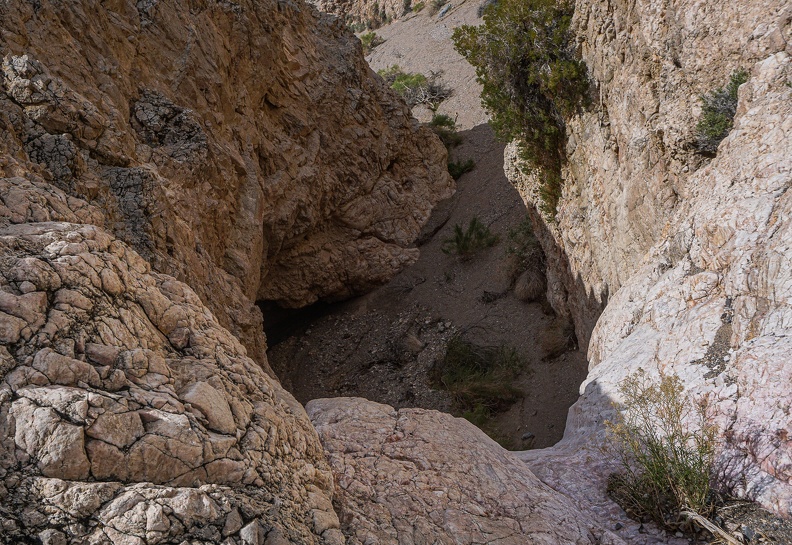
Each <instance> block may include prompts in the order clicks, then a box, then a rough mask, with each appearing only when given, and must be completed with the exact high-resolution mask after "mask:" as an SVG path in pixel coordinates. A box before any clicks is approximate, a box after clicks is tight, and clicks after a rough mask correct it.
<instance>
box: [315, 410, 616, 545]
mask: <svg viewBox="0 0 792 545" xmlns="http://www.w3.org/2000/svg"><path fill="white" fill-rule="evenodd" d="M307 410H308V413H309V415H310V417H311V420H312V422H313V423H314V425H315V426H316V429H317V431H318V432H319V435H320V437H321V440H322V444H323V445H324V447H325V449H326V450H327V453H328V456H329V458H330V464H331V466H332V468H333V472H334V474H335V475H336V482H337V495H338V503H339V505H340V512H339V516H340V518H341V527H342V530H343V531H344V533H345V534H347V536H348V540H347V543H348V544H350V545H359V544H362V543H382V544H383V545H385V544H387V545H397V544H403V543H413V544H415V545H431V544H449V545H451V544H455V543H491V542H496V543H504V544H514V545H522V544H524V543H541V544H548V545H550V544H560V543H565V544H567V543H568V544H573V543H574V544H581V545H582V544H594V543H602V544H614V545H615V544H621V543H624V542H623V541H622V540H621V539H619V538H618V537H616V536H614V535H613V534H612V533H610V532H609V531H607V530H604V529H603V528H602V527H601V526H600V525H599V524H597V523H595V522H593V521H592V520H591V519H590V518H588V517H587V516H585V515H583V514H581V513H580V512H579V511H578V510H577V509H576V508H575V507H574V505H573V504H572V502H571V501H570V500H569V499H568V498H566V497H564V496H562V495H560V494H558V493H557V492H555V491H554V490H552V489H550V488H549V487H547V486H546V485H544V484H543V483H542V482H541V481H539V479H537V478H536V477H535V476H534V475H533V474H532V473H531V472H530V471H529V470H528V468H527V467H526V465H525V464H523V463H522V462H521V461H519V460H518V459H516V458H515V457H514V456H512V454H511V453H510V452H507V451H506V450H504V449H502V448H501V447H500V446H499V445H498V444H497V443H495V442H494V441H492V439H490V438H489V437H487V436H486V435H485V434H484V433H483V432H481V430H479V429H478V428H476V427H475V426H473V425H472V424H470V423H469V422H468V421H466V420H463V419H461V418H454V417H452V416H451V415H448V414H444V413H440V412H437V411H430V410H425V409H402V410H399V411H396V410H394V409H393V408H392V407H389V406H388V405H381V404H379V403H374V402H371V401H367V400H364V399H360V398H334V399H319V400H314V401H311V402H310V403H308V405H307Z"/></svg>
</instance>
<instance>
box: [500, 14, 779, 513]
mask: <svg viewBox="0 0 792 545" xmlns="http://www.w3.org/2000/svg"><path fill="white" fill-rule="evenodd" d="M576 9H577V14H576V26H577V31H578V33H579V36H580V40H581V48H582V52H583V58H584V59H585V60H586V62H587V64H588V66H589V69H590V72H591V75H592V77H593V78H594V79H595V80H596V82H597V84H598V89H599V99H598V106H597V107H596V108H595V110H594V111H593V112H589V113H586V114H584V115H581V116H580V117H577V118H574V119H572V120H570V121H569V125H568V131H569V142H568V146H567V153H568V156H569V165H568V168H567V169H566V172H565V177H564V189H563V198H562V201H561V205H560V209H559V214H558V217H557V220H556V221H555V222H549V221H548V220H547V218H539V216H538V215H537V213H535V219H537V223H539V222H540V220H541V221H542V222H543V223H545V224H546V227H545V229H544V236H543V243H544V245H545V249H546V250H548V249H549V251H548V252H547V253H548V255H549V256H550V255H555V256H556V259H557V260H558V261H559V262H565V263H566V268H565V269H564V268H563V267H557V268H556V271H557V272H559V274H558V275H557V276H556V277H555V278H551V277H550V276H548V278H549V280H550V283H551V284H554V285H552V286H550V299H551V301H552V302H553V303H554V305H556V306H557V307H558V308H560V309H561V310H563V311H565V312H568V313H570V314H571V315H572V316H573V317H574V318H575V319H576V322H577V325H578V332H579V336H581V334H582V335H585V336H588V335H589V332H591V331H592V326H593V324H594V321H595V320H596V318H597V316H596V313H595V312H593V310H594V309H595V306H596V305H592V306H590V307H588V310H587V307H586V304H588V303H589V302H591V301H592V300H593V301H597V302H599V303H600V304H604V303H605V302H606V300H607V308H606V309H605V311H604V313H603V314H602V316H601V317H599V320H598V321H596V327H593V332H591V333H590V336H591V341H590V344H589V358H590V361H591V370H590V374H589V378H588V379H587V381H586V383H585V384H584V385H583V387H582V388H581V393H582V394H583V397H582V398H581V400H580V401H579V402H578V404H577V405H576V406H575V407H573V409H572V411H571V413H570V416H569V420H568V426H567V431H566V435H565V439H564V440H563V441H562V442H561V443H560V444H559V445H558V446H556V447H554V448H553V449H548V450H546V451H538V452H528V453H525V454H524V456H523V457H524V458H525V459H526V460H529V461H530V462H531V467H532V468H533V469H534V470H535V471H536V472H537V474H538V475H539V476H540V478H542V479H543V480H544V481H545V482H547V483H549V484H550V485H551V486H553V487H554V488H557V489H559V490H562V491H566V492H568V493H569V495H570V496H572V497H575V498H577V499H579V500H580V501H581V502H583V503H587V504H588V505H593V506H594V509H595V511H598V512H599V516H601V517H604V516H608V513H610V512H611V511H609V509H611V507H609V505H612V504H609V502H607V501H606V500H605V499H604V495H603V494H602V493H601V492H597V491H602V490H603V489H604V478H605V477H606V476H607V473H608V471H609V468H608V467H607V462H606V460H604V459H603V458H602V456H601V455H599V454H598V452H599V451H598V450H597V448H596V446H597V443H598V441H600V440H601V436H602V421H603V420H604V419H605V418H606V417H607V415H608V413H609V411H610V410H611V408H610V404H611V401H612V400H613V399H618V392H617V385H618V383H619V381H620V380H621V379H623V378H624V377H625V376H626V375H627V374H629V373H631V372H633V371H635V370H637V369H639V368H642V369H644V370H645V371H647V372H648V373H650V375H653V376H657V375H658V373H666V374H672V373H673V374H677V375H678V376H679V377H681V378H682V380H683V382H684V384H685V385H686V387H687V388H688V390H689V391H690V392H691V393H692V394H694V395H697V396H705V395H707V396H710V398H711V400H712V401H714V403H713V406H714V407H715V409H716V411H717V414H716V415H714V416H713V418H714V420H715V421H716V422H717V424H718V425H719V427H720V429H721V430H722V432H723V433H722V440H723V441H722V444H721V459H720V462H719V468H720V469H721V471H722V472H723V473H724V475H723V481H724V483H725V484H726V485H727V486H729V488H731V490H732V491H733V492H735V493H737V494H738V495H742V496H745V497H749V498H752V499H756V500H758V501H759V502H761V503H762V504H763V505H765V506H767V507H769V508H771V509H773V510H775V511H776V512H778V513H781V514H785V515H789V514H790V505H792V474H791V473H790V467H791V466H790V462H789V461H790V459H791V457H792V443H790V441H789V439H788V436H789V433H790V425H792V424H791V423H790V422H791V421H790V417H789V407H790V401H791V400H792V396H790V391H789V387H788V385H789V383H790V380H791V379H792V366H790V354H791V353H792V350H791V348H792V347H791V346H790V343H789V340H788V339H789V338H790V331H792V325H790V324H792V321H790V317H792V311H791V310H790V304H789V302H790V297H792V279H791V278H790V276H789V275H790V266H789V260H790V258H792V249H791V248H790V245H789V240H790V239H789V232H790V228H792V227H791V226H792V219H791V217H792V216H791V215H790V214H791V213H792V201H790V198H789V192H788V191H787V190H788V189H789V187H790V186H791V185H792V147H791V146H792V88H790V86H789V82H790V81H792V57H790V55H792V11H790V9H789V6H788V4H787V3H786V2H777V1H760V2H747V1H744V2H716V3H715V4H713V3H708V4H707V6H704V5H703V4H701V3H699V2H693V1H691V2H685V1H683V2H676V3H674V5H673V6H671V5H669V4H668V3H666V2H660V1H654V0H642V1H639V2H635V3H633V4H631V5H630V7H629V9H628V7H627V6H622V5H617V6H616V7H613V6H612V5H611V4H608V6H606V5H605V3H601V2H598V1H594V0H579V1H578V2H577V4H576ZM704 29H706V31H705V30H704ZM738 67H742V68H744V69H746V70H748V72H749V75H750V79H749V81H748V82H747V83H746V84H745V85H743V86H742V87H741V88H740V92H739V105H738V111H737V116H736V118H735V122H734V129H733V130H732V131H731V133H730V134H729V136H728V137H727V138H726V139H725V140H724V141H723V142H722V143H721V145H720V147H719V149H718V152H717V155H716V156H715V157H714V158H705V157H703V156H700V155H697V154H696V153H695V150H694V149H693V147H692V140H693V130H694V128H695V124H696V120H697V118H698V114H699V109H700V100H699V96H700V95H701V94H703V93H705V92H708V91H710V90H712V89H714V88H717V87H721V86H723V85H724V84H725V83H726V82H727V81H728V78H729V75H730V73H731V72H732V71H733V70H735V69H736V68H738ZM511 157H513V155H512V156H511ZM508 162H509V163H510V166H509V171H510V175H511V177H512V179H513V181H514V183H515V185H517V187H518V188H520V190H521V191H522V193H523V196H524V198H525V199H526V201H527V202H529V203H532V202H536V180H535V179H532V177H531V176H526V175H524V174H521V173H519V172H518V170H517V168H516V165H515V162H514V161H513V160H509V161H508ZM581 301H582V303H581ZM581 332H582V333H581ZM586 338H587V337H586ZM584 461H586V464H587V466H588V467H590V468H591V471H589V472H586V473H585V474H579V473H578V474H576V475H575V477H574V478H570V477H569V475H570V474H571V469H572V468H574V467H579V465H580V464H581V463H583V462H584Z"/></svg>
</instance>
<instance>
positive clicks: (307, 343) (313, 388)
mask: <svg viewBox="0 0 792 545" xmlns="http://www.w3.org/2000/svg"><path fill="white" fill-rule="evenodd" d="M478 6H479V3H477V2H472V1H471V0H468V1H467V2H462V3H461V4H458V5H457V6H454V7H453V9H451V10H448V12H447V13H446V14H444V16H443V17H442V18H438V17H437V15H429V14H428V13H419V14H410V15H408V16H406V17H405V18H403V19H402V20H398V21H394V22H393V23H392V24H390V25H388V26H386V27H382V28H380V29H377V31H376V32H377V33H378V35H380V36H381V37H382V38H383V39H384V40H385V41H384V43H382V44H381V45H379V46H378V47H377V48H376V49H375V50H374V51H373V52H372V53H371V55H370V56H369V57H368V60H369V63H370V64H371V66H372V68H373V69H375V70H377V69H381V68H385V67H389V66H392V65H393V64H398V65H399V66H400V67H401V68H402V69H403V70H405V71H408V72H416V73H422V74H425V75H428V74H430V73H431V72H438V73H439V72H442V74H443V75H442V78H443V81H444V82H445V83H446V84H447V85H449V86H450V87H451V88H452V89H453V96H452V97H451V98H450V99H448V100H446V101H445V102H444V103H443V104H442V105H441V106H440V109H439V113H444V114H447V115H449V116H450V117H451V118H453V119H455V120H456V122H457V127H458V129H459V130H460V133H459V134H460V135H461V136H462V138H463V142H462V144H461V145H460V146H458V147H456V148H454V149H453V158H454V159H455V160H458V161H464V160H467V159H473V160H474V161H475V164H476V167H475V169H474V170H473V171H471V172H469V173H468V174H465V175H463V176H462V177H461V178H460V179H459V180H458V186H457V192H456V194H455V195H454V196H453V197H452V198H451V199H449V200H447V201H446V202H443V203H441V204H440V205H439V206H438V207H437V208H436V210H435V211H434V213H433V215H432V218H431V220H430V221H429V223H428V225H427V226H426V227H425V229H424V232H423V234H422V236H421V238H420V239H419V241H418V246H419V248H420V250H421V257H420V258H419V260H418V262H417V263H415V264H414V265H412V266H410V267H408V268H407V269H405V270H404V271H402V272H401V273H400V274H399V275H397V276H396V277H395V278H393V280H391V282H389V283H388V284H387V285H385V286H382V287H380V288H379V289H377V290H375V291H373V292H372V293H369V294H368V295H365V296H363V297H359V298H357V299H354V300H351V301H347V302H345V303H341V304H337V305H332V306H329V305H320V306H318V307H313V308H311V309H305V310H303V311H301V312H296V313H295V312H285V311H283V312H280V311H277V310H275V309H271V308H267V309H265V316H266V317H267V323H268V327H267V334H268V337H269V342H270V349H269V353H268V357H269V360H270V364H271V365H272V367H273V369H274V370H275V372H276V373H277V374H278V376H279V377H280V379H281V381H282V382H283V384H284V386H286V387H287V388H288V389H290V391H291V392H292V393H293V394H294V395H295V397H297V399H298V400H299V401H300V402H302V403H307V402H308V401H310V400H311V399H315V398H319V397H335V396H359V397H365V398H367V399H371V400H374V401H378V402H382V403H387V404H389V405H392V406H394V407H397V408H402V407H423V408H431V409H438V410H441V411H446V412H451V413H453V414H456V415H459V416H463V415H464V416H465V417H467V418H468V419H469V420H471V421H472V422H474V423H475V424H476V425H479V426H480V427H481V428H482V429H484V431H486V432H487V433H488V434H490V435H491V436H492V437H493V438H494V439H496V440H497V441H499V442H500V443H501V444H502V445H503V446H505V447H507V448H511V449H528V448H542V447H547V446H550V445H552V444H554V443H555V442H557V441H558V440H559V439H560V438H561V436H562V435H563V431H564V425H565V421H566V415H567V410H568V408H569V407H570V405H571V404H572V403H574V401H575V400H576V399H577V397H578V387H579V385H580V383H581V382H582V381H583V379H584V378H585V376H586V371H587V362H586V358H585V347H582V348H583V351H581V350H579V349H578V347H577V346H576V342H575V339H574V335H573V334H572V333H571V332H570V331H569V324H567V323H565V322H563V321H562V320H560V319H558V318H556V317H555V316H554V315H553V313H552V311H551V310H550V309H549V307H548V305H547V304H546V303H545V304H543V302H542V297H539V298H538V300H536V301H534V302H525V299H526V297H525V296H524V293H521V291H520V289H519V288H518V289H517V290H516V291H517V292H518V293H520V294H521V296H522V299H521V298H519V297H518V296H517V295H516V294H515V289H514V288H515V258H514V255H513V254H510V253H509V251H508V250H509V248H514V247H515V246H519V245H520V244H521V243H520V240H521V239H520V238H519V237H516V238H515V237H514V236H512V237H510V233H512V234H517V233H519V232H520V228H521V226H524V223H523V222H525V218H526V214H527V212H526V208H525V205H524V203H523V202H522V200H521V198H520V196H519V194H518V193H517V191H516V190H515V189H514V188H513V187H512V186H511V184H510V183H509V182H508V180H507V179H506V177H505V175H504V174H503V145H502V144H500V143H498V142H497V141H496V140H495V137H494V134H493V132H492V130H491V128H490V127H489V125H487V124H486V119H487V116H486V113H485V112H484V111H483V110H482V108H481V105H480V101H479V93H480V88H479V86H478V84H476V82H475V74H474V72H473V69H472V68H471V67H470V66H469V65H468V64H467V63H466V61H465V60H464V59H462V57H460V56H459V55H458V54H457V53H456V52H455V51H454V50H453V46H452V44H451V41H450V35H451V31H452V29H453V27H454V26H457V25H459V24H476V23H478V22H480V18H479V17H478ZM414 113H415V115H416V116H417V117H418V118H419V119H420V120H421V121H424V122H426V121H428V120H429V119H430V118H431V113H430V112H428V111H426V110H425V109H424V110H422V109H420V108H416V109H415V111H414ZM473 218H476V219H477V220H478V221H479V222H480V223H481V224H482V225H484V226H486V228H487V229H488V230H489V231H490V232H491V233H492V234H494V235H495V236H496V237H497V242H496V243H495V244H494V245H493V246H491V247H487V248H483V249H480V250H478V251H476V252H473V253H472V255H470V256H467V257H462V256H460V255H458V254H457V253H455V252H454V251H453V248H454V244H453V243H449V242H448V241H449V240H452V239H453V238H454V235H455V231H454V230H455V228H456V227H457V226H458V227H459V228H460V229H462V230H463V231H466V229H467V227H468V226H469V224H470V221H471V220H472V219H473ZM444 248H445V249H446V252H444V251H443V250H444ZM449 248H451V252H450V253H448V250H449ZM541 281H542V279H541V278H534V279H533V282H534V283H536V282H541ZM449 343H452V345H453V346H456V347H457V348H459V346H462V348H463V352H464V350H468V351H470V350H472V351H473V352H477V353H486V354H490V355H491V354H507V355H508V365H507V367H508V369H507V370H506V371H505V372H502V373H501V372H496V373H489V374H487V373H485V372H479V371H476V372H473V373H470V369H467V370H466V371H465V372H466V373H467V376H466V377H463V378H464V380H467V381H468V383H465V384H462V385H459V384H456V385H454V384H451V382H453V380H454V376H453V375H454V373H449V372H448V364H447V360H448V359H449V358H448V357H447V354H448V353H449ZM453 343H457V344H456V345H454V344H453ZM460 343H461V345H460ZM463 374H464V373H463ZM457 378H458V377H457ZM479 379H480V380H479ZM470 381H472V382H473V384H470ZM477 381H478V382H479V383H476V382H477ZM449 390H451V391H449ZM480 390H486V392H485V396H484V398H485V399H484V400H483V401H482V399H481V397H480V396H479V394H480ZM471 391H473V395H471Z"/></svg>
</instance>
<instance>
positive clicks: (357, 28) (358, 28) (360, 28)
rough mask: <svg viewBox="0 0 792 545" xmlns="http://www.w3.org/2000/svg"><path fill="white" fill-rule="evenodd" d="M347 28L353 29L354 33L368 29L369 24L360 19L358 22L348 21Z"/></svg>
mask: <svg viewBox="0 0 792 545" xmlns="http://www.w3.org/2000/svg"><path fill="white" fill-rule="evenodd" d="M347 28H348V29H349V30H350V31H352V33H353V34H357V33H358V32H363V31H364V30H366V29H368V28H369V26H368V25H367V24H366V23H363V22H360V21H358V22H356V23H347Z"/></svg>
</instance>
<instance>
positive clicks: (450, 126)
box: [429, 114, 462, 151]
mask: <svg viewBox="0 0 792 545" xmlns="http://www.w3.org/2000/svg"><path fill="white" fill-rule="evenodd" d="M429 128H430V129H432V130H433V131H434V133H435V134H436V135H437V136H439V137H440V140H442V141H443V144H444V145H445V147H446V149H447V150H448V151H451V148H454V147H456V146H458V145H459V144H461V143H462V137H461V136H460V135H459V133H458V132H457V130H456V121H454V120H453V119H452V118H451V116H449V115H445V114H434V115H433V116H432V120H431V121H430V122H429Z"/></svg>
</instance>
